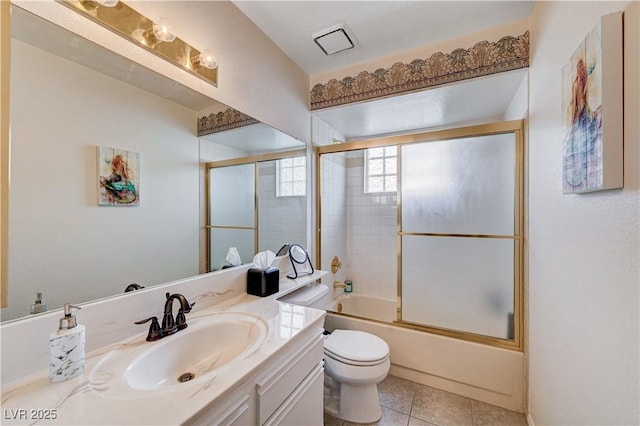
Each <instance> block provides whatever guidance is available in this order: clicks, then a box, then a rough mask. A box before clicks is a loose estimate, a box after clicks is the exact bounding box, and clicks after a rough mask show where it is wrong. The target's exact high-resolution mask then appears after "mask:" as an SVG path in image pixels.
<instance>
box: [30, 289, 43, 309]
mask: <svg viewBox="0 0 640 426" xmlns="http://www.w3.org/2000/svg"><path fill="white" fill-rule="evenodd" d="M30 312H31V313H32V314H41V313H42V312H47V304H46V303H44V302H43V301H42V293H41V292H39V291H38V292H37V293H36V301H35V302H34V303H33V305H31V311H30Z"/></svg>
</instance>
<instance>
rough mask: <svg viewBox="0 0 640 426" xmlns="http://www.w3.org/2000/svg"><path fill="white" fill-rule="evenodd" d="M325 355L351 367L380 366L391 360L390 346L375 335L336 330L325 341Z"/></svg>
mask: <svg viewBox="0 0 640 426" xmlns="http://www.w3.org/2000/svg"><path fill="white" fill-rule="evenodd" d="M324 353H325V355H327V356H328V357H330V358H333V359H335V360H336V361H339V362H343V363H345V364H349V365H356V366H368V365H378V364H381V363H383V362H384V361H386V360H387V359H388V358H389V345H388V344H387V342H385V341H384V340H382V339H381V338H379V337H377V336H374V335H373V334H369V333H365V332H362V331H356V330H335V331H334V332H333V333H331V334H330V335H329V336H328V337H327V338H326V339H325V341H324Z"/></svg>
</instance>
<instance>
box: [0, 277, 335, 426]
mask: <svg viewBox="0 0 640 426" xmlns="http://www.w3.org/2000/svg"><path fill="white" fill-rule="evenodd" d="M318 272H320V273H318V274H317V275H318V276H317V277H315V275H316V274H314V275H313V276H310V277H306V278H305V279H298V280H287V279H285V280H282V281H281V292H279V293H277V294H274V295H272V296H269V297H266V298H259V297H256V296H251V295H247V294H242V295H240V296H237V297H235V298H233V299H230V300H227V301H225V302H221V303H219V304H217V305H214V306H211V307H208V308H206V309H202V310H199V311H198V312H197V313H195V314H193V315H191V314H189V315H187V321H188V323H189V324H193V327H194V328H196V327H198V324H199V323H201V322H202V321H207V320H208V318H211V317H213V316H216V315H219V314H221V313H238V314H245V315H250V316H251V317H252V318H255V320H256V321H261V322H263V324H265V325H266V327H267V331H266V337H265V338H264V341H262V343H261V344H259V345H258V346H257V347H256V348H255V349H254V350H252V351H251V352H249V353H247V354H245V355H242V356H241V358H240V361H239V362H235V361H234V363H233V368H226V369H225V368H222V369H221V370H220V372H218V373H216V374H215V375H209V376H208V377H207V380H200V381H197V380H194V381H193V382H187V383H182V384H180V385H178V386H173V387H168V388H165V389H161V390H153V391H137V390H133V389H131V388H129V387H128V386H126V385H124V384H123V383H124V381H123V379H122V370H121V369H119V368H118V369H115V368H113V369H112V370H113V371H110V368H111V367H112V365H116V364H117V363H112V362H109V359H111V358H113V357H114V356H120V355H121V354H124V356H125V357H129V358H128V359H130V358H131V357H132V356H138V355H140V354H142V353H143V352H145V351H147V350H148V349H147V348H152V346H153V345H158V344H162V342H165V341H167V340H168V339H172V338H174V337H179V336H180V333H183V332H178V333H176V334H175V335H172V336H168V337H166V338H164V339H161V340H159V341H157V342H146V341H145V337H146V334H147V333H146V331H145V332H142V333H139V334H136V335H135V336H132V337H130V338H128V339H124V340H122V341H120V342H118V343H116V344H112V345H109V346H106V347H104V348H101V349H98V350H95V351H92V352H91V353H88V354H87V356H86V360H85V372H84V373H83V374H81V375H80V376H78V377H75V378H73V379H71V380H68V381H66V382H62V383H49V380H48V371H47V370H42V371H40V372H38V373H36V374H33V375H31V376H29V377H25V378H22V379H20V380H18V381H16V382H14V383H11V384H9V385H8V386H4V389H3V390H2V424H38V425H40V424H65V425H77V424H83V425H86V424H112V425H115V424H140V425H142V424H154V425H160V424H172V425H175V424H181V423H184V422H185V421H187V420H189V419H190V418H191V417H192V416H194V415H195V414H197V413H198V412H200V411H201V410H202V409H204V408H205V407H207V406H208V405H209V404H211V402H213V401H215V400H216V399H218V398H220V397H222V396H224V395H226V394H227V393H228V392H230V391H231V390H232V389H234V387H235V385H237V384H239V383H241V382H242V380H243V379H244V378H246V377H248V376H249V375H250V374H252V373H254V372H256V371H258V370H259V368H260V366H261V365H262V364H263V363H265V362H266V361H267V360H268V359H269V358H270V357H271V356H272V355H274V354H275V353H276V352H278V351H279V350H280V349H281V348H283V347H284V346H285V345H287V343H289V342H290V341H292V340H293V339H295V337H296V336H298V335H300V334H302V333H304V332H305V331H307V330H310V329H312V328H317V327H322V325H323V318H324V314H325V313H324V312H323V311H320V310H316V309H311V308H305V307H301V306H295V305H290V304H287V303H282V302H278V301H277V300H276V299H277V298H279V297H282V296H283V295H284V294H287V293H290V292H292V291H294V290H296V289H297V288H299V287H302V286H304V285H307V284H309V283H310V282H312V281H313V280H315V279H317V278H319V277H320V276H321V275H324V273H322V272H321V271H318ZM314 277H315V278H314ZM293 317H295V321H293V320H292V318H293ZM187 331H189V328H187V329H186V330H185V331H184V332H187ZM221 343H223V344H224V342H221ZM110 357H111V358H110ZM116 370H117V371H116Z"/></svg>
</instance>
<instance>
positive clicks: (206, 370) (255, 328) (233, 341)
mask: <svg viewBox="0 0 640 426" xmlns="http://www.w3.org/2000/svg"><path fill="white" fill-rule="evenodd" d="M266 335H267V326H266V324H265V323H264V322H263V321H262V320H261V319H259V318H257V317H254V316H252V315H248V314H242V313H225V314H218V315H212V316H209V317H204V318H201V319H196V320H193V321H192V323H190V324H189V327H187V328H186V329H184V330H182V331H180V332H178V333H176V334H174V335H171V336H168V337H165V338H164V339H162V340H160V341H158V342H153V343H150V344H149V345H150V346H152V347H151V348H150V349H148V350H146V351H145V352H143V353H142V354H140V355H139V356H138V357H136V358H135V359H134V360H133V361H131V363H130V364H129V366H128V367H127V369H126V371H125V373H124V379H125V381H126V383H127V385H128V386H129V387H130V388H132V389H135V390H143V391H145V390H160V389H164V388H169V387H174V386H184V385H185V383H190V382H192V381H194V382H195V381H203V380H206V379H213V378H214V377H215V375H216V373H219V372H221V371H223V370H225V369H227V368H230V367H232V366H233V365H234V364H235V362H236V361H240V360H242V359H243V358H244V356H245V355H248V354H251V353H252V352H253V351H254V350H256V349H257V348H258V347H259V346H260V344H262V342H263V341H264V339H265V337H266Z"/></svg>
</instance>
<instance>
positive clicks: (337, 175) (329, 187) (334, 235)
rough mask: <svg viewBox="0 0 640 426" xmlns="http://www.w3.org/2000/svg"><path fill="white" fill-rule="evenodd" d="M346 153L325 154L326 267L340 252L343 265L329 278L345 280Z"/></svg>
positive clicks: (325, 267)
mask: <svg viewBox="0 0 640 426" xmlns="http://www.w3.org/2000/svg"><path fill="white" fill-rule="evenodd" d="M346 179H347V176H346V168H345V155H344V154H342V153H337V154H326V155H323V156H322V221H321V229H322V237H321V238H322V246H321V251H322V264H321V265H319V266H320V267H321V268H322V269H325V270H329V269H330V266H331V259H333V257H334V256H338V257H339V258H340V259H341V261H342V265H343V268H342V269H340V271H338V273H337V274H332V275H331V276H330V277H327V278H326V279H325V282H328V283H331V282H333V280H339V281H344V279H345V278H346V276H347V275H346V274H347V270H348V265H349V261H348V260H347V197H346V182H347V180H346Z"/></svg>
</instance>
